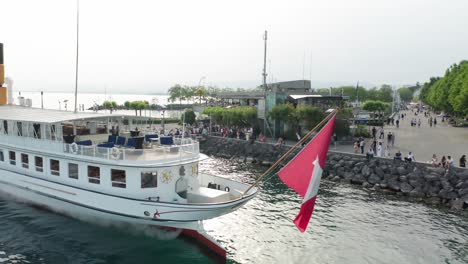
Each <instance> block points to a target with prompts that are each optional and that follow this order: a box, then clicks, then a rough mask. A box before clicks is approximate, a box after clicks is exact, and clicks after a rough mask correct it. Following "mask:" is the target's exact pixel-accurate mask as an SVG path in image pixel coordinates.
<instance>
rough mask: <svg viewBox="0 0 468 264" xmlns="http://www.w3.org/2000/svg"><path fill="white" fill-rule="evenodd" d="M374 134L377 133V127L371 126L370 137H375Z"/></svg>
mask: <svg viewBox="0 0 468 264" xmlns="http://www.w3.org/2000/svg"><path fill="white" fill-rule="evenodd" d="M376 135H377V129H376V128H375V127H372V137H373V138H374V139H375V136H376Z"/></svg>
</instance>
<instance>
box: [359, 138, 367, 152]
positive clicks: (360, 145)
mask: <svg viewBox="0 0 468 264" xmlns="http://www.w3.org/2000/svg"><path fill="white" fill-rule="evenodd" d="M365 144H366V143H365V142H364V138H361V141H360V142H359V147H361V154H364V145H365Z"/></svg>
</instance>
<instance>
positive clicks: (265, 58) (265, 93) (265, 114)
mask: <svg viewBox="0 0 468 264" xmlns="http://www.w3.org/2000/svg"><path fill="white" fill-rule="evenodd" d="M267 39H268V31H266V30H265V35H263V40H264V41H265V51H264V55H263V74H262V75H263V95H264V98H265V102H264V104H263V118H264V119H263V133H265V135H266V128H267V122H268V121H267V111H266V108H267V100H266V99H267V81H266V78H267V73H266V60H267ZM270 134H271V132H270Z"/></svg>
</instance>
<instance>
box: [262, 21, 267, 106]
mask: <svg viewBox="0 0 468 264" xmlns="http://www.w3.org/2000/svg"><path fill="white" fill-rule="evenodd" d="M267 38H268V31H266V30H265V35H263V40H264V41H265V51H264V55H263V74H262V75H263V88H264V89H265V95H266V91H267V82H266V78H267V73H266V61H267V59H266V58H267ZM265 99H266V97H265Z"/></svg>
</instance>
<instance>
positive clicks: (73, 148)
mask: <svg viewBox="0 0 468 264" xmlns="http://www.w3.org/2000/svg"><path fill="white" fill-rule="evenodd" d="M70 153H71V154H77V153H78V144H76V143H75V142H73V143H71V144H70Z"/></svg>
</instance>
